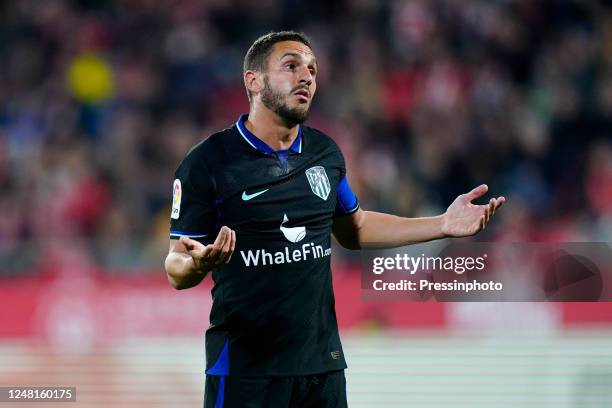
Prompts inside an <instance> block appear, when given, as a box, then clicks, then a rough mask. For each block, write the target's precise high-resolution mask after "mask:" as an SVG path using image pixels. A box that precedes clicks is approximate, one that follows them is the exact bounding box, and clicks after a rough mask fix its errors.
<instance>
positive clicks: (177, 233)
mask: <svg viewBox="0 0 612 408" xmlns="http://www.w3.org/2000/svg"><path fill="white" fill-rule="evenodd" d="M170 236H171V237H187V238H206V237H207V236H208V234H192V233H187V232H181V231H170Z"/></svg>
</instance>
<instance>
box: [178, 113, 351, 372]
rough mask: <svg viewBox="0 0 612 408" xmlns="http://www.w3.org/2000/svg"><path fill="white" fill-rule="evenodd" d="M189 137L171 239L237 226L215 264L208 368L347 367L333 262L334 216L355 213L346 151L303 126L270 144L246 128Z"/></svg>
mask: <svg viewBox="0 0 612 408" xmlns="http://www.w3.org/2000/svg"><path fill="white" fill-rule="evenodd" d="M245 120H246V115H243V116H241V117H240V119H239V120H238V121H237V122H236V124H235V125H234V126H232V127H231V128H229V129H225V130H223V131H221V132H219V133H216V134H214V135H212V136H210V137H209V138H208V139H206V140H205V141H203V142H201V143H200V144H198V145H196V146H195V147H194V148H193V149H191V151H190V152H189V153H188V154H187V156H186V157H185V159H184V160H183V161H182V162H181V164H180V165H179V167H178V169H177V171H176V174H175V180H174V186H173V189H174V191H173V202H172V213H171V228H170V237H171V238H173V239H178V238H179V237H180V236H188V237H192V238H194V239H198V240H200V241H201V242H203V243H210V242H212V241H214V239H215V237H216V235H217V233H218V231H219V229H220V227H221V226H222V225H227V226H228V227H230V228H231V229H233V230H235V231H236V249H235V252H234V255H233V256H232V259H231V261H230V262H229V264H226V265H222V266H220V267H218V268H217V269H215V270H214V271H213V272H212V279H213V283H214V285H213V289H212V297H213V306H212V310H211V316H210V327H209V328H208V330H207V332H206V356H207V370H206V372H207V374H211V375H237V376H245V377H249V376H297V375H308V374H315V373H321V372H326V371H333V370H339V369H344V368H346V363H345V360H344V353H343V351H342V346H341V344H340V338H339V335H338V325H337V321H336V314H335V306H334V294H333V288H332V277H331V268H330V256H331V228H332V224H333V220H334V217H339V216H346V215H348V214H351V213H353V212H355V211H356V210H357V209H358V207H359V204H358V201H357V198H356V197H355V195H354V194H353V192H352V191H351V189H350V187H349V184H348V182H347V181H346V168H345V162H344V158H343V156H342V153H341V152H340V149H339V148H338V146H337V145H336V143H335V142H334V141H333V140H332V139H331V138H330V137H328V136H326V135H325V134H323V133H322V132H320V131H318V130H315V129H313V128H310V127H306V126H300V128H299V132H298V136H297V138H296V139H295V141H294V142H293V144H292V146H291V147H290V148H289V149H287V150H284V151H274V150H272V149H271V148H270V147H269V146H267V145H266V144H265V143H264V142H263V141H262V140H260V139H258V138H257V137H256V136H255V135H253V134H252V133H250V132H249V131H248V129H246V127H245V126H244V121H245Z"/></svg>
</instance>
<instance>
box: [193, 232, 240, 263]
mask: <svg viewBox="0 0 612 408" xmlns="http://www.w3.org/2000/svg"><path fill="white" fill-rule="evenodd" d="M235 249H236V232H235V231H233V230H231V229H230V228H228V227H226V226H223V227H221V230H219V234H218V235H217V238H216V239H215V242H213V243H212V244H209V245H206V247H203V248H201V249H199V250H193V251H191V252H190V254H191V255H192V256H193V257H194V259H195V258H197V259H196V261H197V263H198V265H201V266H202V267H203V268H205V269H212V268H213V267H214V266H215V265H220V264H222V263H229V261H230V259H231V257H232V254H233V253H234V250H235Z"/></svg>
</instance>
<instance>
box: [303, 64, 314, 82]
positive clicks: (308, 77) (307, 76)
mask: <svg viewBox="0 0 612 408" xmlns="http://www.w3.org/2000/svg"><path fill="white" fill-rule="evenodd" d="M312 80H313V76H312V73H311V72H310V69H308V67H304V68H303V69H302V73H301V74H300V84H305V85H308V86H310V85H311V84H312Z"/></svg>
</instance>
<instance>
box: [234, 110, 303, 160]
mask: <svg viewBox="0 0 612 408" xmlns="http://www.w3.org/2000/svg"><path fill="white" fill-rule="evenodd" d="M248 117H249V114H248V113H245V114H244V115H240V117H239V118H238V121H237V122H236V127H237V128H238V132H240V135H241V136H242V138H243V139H244V140H246V142H247V143H248V144H250V145H251V147H253V148H255V149H257V150H261V151H262V152H264V153H287V152H288V151H289V150H291V151H292V152H295V153H302V127H301V126H300V127H299V129H298V135H297V137H296V138H295V140H294V141H293V143H292V144H291V147H289V149H287V150H278V151H277V150H274V149H272V148H271V147H270V146H268V145H267V144H266V143H265V142H264V141H263V140H261V139H260V138H258V137H257V136H255V135H254V134H252V133H251V132H250V131H249V130H248V129H247V128H246V126H245V125H244V122H245V121H246V120H247V118H248Z"/></svg>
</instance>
